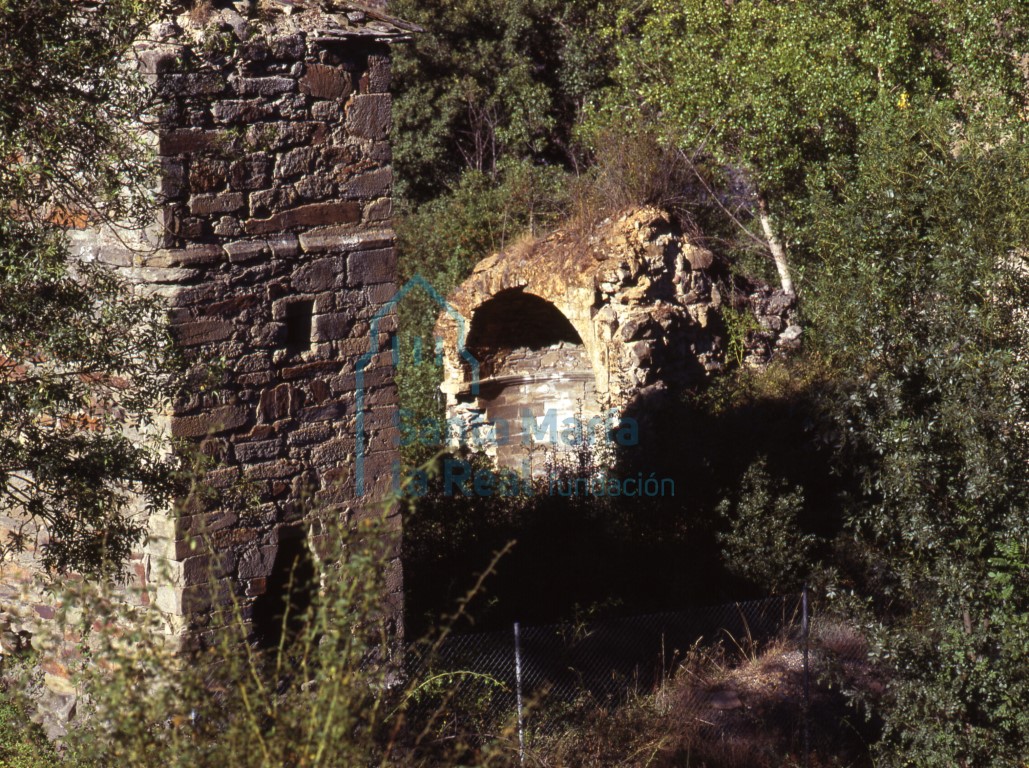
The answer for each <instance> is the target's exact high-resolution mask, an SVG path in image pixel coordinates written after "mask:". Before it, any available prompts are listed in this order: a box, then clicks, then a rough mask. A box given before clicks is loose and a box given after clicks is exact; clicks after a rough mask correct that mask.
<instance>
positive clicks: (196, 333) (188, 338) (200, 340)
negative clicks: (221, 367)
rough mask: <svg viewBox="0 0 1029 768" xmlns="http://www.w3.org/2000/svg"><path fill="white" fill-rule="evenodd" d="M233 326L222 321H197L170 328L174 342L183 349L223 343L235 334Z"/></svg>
mask: <svg viewBox="0 0 1029 768" xmlns="http://www.w3.org/2000/svg"><path fill="white" fill-rule="evenodd" d="M235 330H236V328H235V326H234V325H233V324H232V323H230V322H226V321H223V320H197V321H194V322H188V323H181V324H179V325H174V326H172V328H171V331H172V335H173V336H174V337H175V340H176V341H177V342H178V343H179V344H180V345H182V346H184V347H192V346H196V345H197V344H210V343H211V342H214V341H224V340H225V339H228V338H230V337H231V336H232V334H233V333H234V332H235Z"/></svg>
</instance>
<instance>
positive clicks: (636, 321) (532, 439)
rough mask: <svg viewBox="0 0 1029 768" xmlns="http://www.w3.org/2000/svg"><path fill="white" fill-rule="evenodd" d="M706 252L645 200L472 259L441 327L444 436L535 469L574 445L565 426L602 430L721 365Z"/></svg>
mask: <svg viewBox="0 0 1029 768" xmlns="http://www.w3.org/2000/svg"><path fill="white" fill-rule="evenodd" d="M713 263H714V257H713V255H712V254H711V252H710V251H708V250H705V249H703V248H700V247H698V246H696V245H693V244H692V243H690V242H689V241H688V240H687V239H686V238H685V237H684V236H683V234H682V232H681V231H680V230H679V229H678V227H676V226H675V225H674V223H673V222H672V220H671V217H670V216H669V215H668V214H667V213H666V212H664V211H661V210H659V209H656V208H652V207H646V208H640V209H636V210H632V211H628V212H625V213H623V214H621V215H619V216H615V217H612V218H610V219H607V220H606V221H604V222H602V223H600V224H599V225H598V226H597V227H595V228H594V229H593V230H592V231H590V232H587V233H583V232H580V231H572V230H559V231H557V232H554V233H552V234H551V235H549V236H547V237H544V238H541V239H538V240H531V241H526V242H522V243H519V244H516V245H514V246H512V247H511V248H508V249H507V250H505V251H503V252H501V253H498V254H496V255H493V256H490V257H489V258H487V259H485V260H483V261H481V262H479V264H478V265H476V267H475V268H474V271H473V274H472V275H471V277H469V278H468V279H467V280H465V281H464V282H463V283H462V284H461V285H460V286H458V288H457V289H456V290H455V291H454V292H453V293H452V294H451V295H450V296H449V297H448V301H449V303H450V304H451V305H452V309H453V310H454V312H452V313H444V314H443V315H442V316H441V317H440V319H439V322H438V323H437V326H436V333H437V336H439V337H441V338H442V339H443V350H444V354H443V363H444V381H443V385H442V389H443V391H444V393H445V394H446V397H447V411H448V413H447V415H448V422H449V423H450V424H457V425H458V428H456V429H452V430H451V436H452V438H454V440H455V442H456V443H460V444H464V445H479V446H481V447H484V448H485V450H486V452H487V453H489V454H491V455H492V457H493V458H494V459H495V460H496V461H497V462H498V463H499V464H500V465H501V466H502V467H505V468H510V469H515V470H517V471H519V472H522V473H525V472H526V471H528V472H530V473H531V474H533V475H539V474H541V473H542V472H544V471H545V468H546V466H547V465H548V462H550V461H552V460H553V458H554V457H553V455H552V453H553V452H554V451H559V452H560V451H569V450H574V445H573V443H574V442H575V440H574V439H573V440H566V439H565V438H564V437H562V434H563V433H566V432H567V430H566V429H565V426H567V425H571V426H572V428H573V429H579V430H580V432H581V433H582V432H585V429H586V428H588V427H589V425H590V423H591V422H592V423H593V424H595V425H597V426H598V427H600V428H601V429H608V428H610V427H611V426H614V425H616V424H618V423H619V420H620V419H621V418H622V417H623V416H625V415H626V414H630V413H636V414H637V415H639V414H642V413H643V412H644V411H646V410H647V409H646V408H643V407H641V406H642V404H643V403H644V402H648V401H649V402H650V403H651V405H654V404H657V403H659V402H660V400H661V398H662V397H665V396H667V395H668V394H669V393H673V394H674V392H676V391H679V389H680V388H681V387H682V386H686V385H689V384H691V383H692V384H695V383H697V382H699V381H700V380H702V379H703V378H704V377H705V376H706V375H707V374H708V373H709V372H711V371H714V370H718V369H720V368H721V367H722V362H721V359H722V347H723V336H722V333H721V324H720V322H719V321H718V312H717V310H718V308H719V307H720V306H721V303H722V296H721V295H720V293H719V290H718V288H717V286H716V284H715V282H714V280H713V279H712V277H711V274H710V269H711V267H712V266H713ZM454 314H459V315H460V316H462V317H463V318H465V319H466V320H467V323H466V325H467V329H463V328H461V327H459V326H458V324H456V323H455V322H454V321H453V319H452V317H453V315H454ZM463 330H464V331H466V332H465V333H462V331H463ZM470 360H474V364H470V362H469V361H470ZM650 410H654V409H653V408H651V409H650ZM483 434H486V435H489V436H491V437H489V438H487V439H482V437H481V436H482V435H483ZM571 437H574V435H571ZM595 437H596V435H594V436H593V439H595Z"/></svg>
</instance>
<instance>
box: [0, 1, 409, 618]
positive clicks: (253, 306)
mask: <svg viewBox="0 0 1029 768" xmlns="http://www.w3.org/2000/svg"><path fill="white" fill-rule="evenodd" d="M411 31H412V28H411V27H410V26H409V25H406V24H404V23H403V22H398V21H396V20H393V19H391V18H389V17H387V16H385V15H384V14H383V13H382V12H381V8H374V7H366V6H358V5H356V4H350V3H346V2H336V3H332V2H327V1H326V2H315V1H314V0H311V1H310V2H301V1H300V0H260V2H256V3H254V2H233V3H229V2H224V3H213V4H212V3H210V2H206V3H198V4H197V5H196V7H195V8H194V9H193V10H192V11H190V12H184V13H182V14H181V15H179V16H178V17H176V18H174V19H167V20H165V21H164V22H162V23H161V24H159V25H158V26H157V27H156V28H155V29H154V30H153V32H154V34H153V38H154V39H153V40H150V41H147V42H145V43H140V45H139V46H138V47H137V51H136V55H137V58H138V61H139V65H140V66H141V67H142V68H143V71H144V72H145V73H146V74H147V76H148V78H149V79H150V81H151V83H152V85H153V87H154V88H155V89H156V92H157V94H158V96H159V101H160V108H159V110H158V113H157V114H156V115H154V116H153V117H154V121H155V124H156V129H155V130H154V131H153V147H154V152H155V153H156V155H157V158H158V160H159V164H160V179H159V188H158V192H159V195H160V207H159V217H158V220H157V221H155V222H153V225H152V226H151V227H150V228H149V229H148V230H147V231H145V232H135V233H131V237H130V238H129V241H126V237H125V233H117V236H116V234H115V233H113V232H97V231H79V232H75V233H73V238H72V241H73V249H74V255H75V256H76V257H77V258H80V259H85V260H95V261H98V262H101V263H103V264H105V265H108V266H109V267H110V268H112V269H114V270H116V271H118V272H120V273H121V274H123V275H124V276H125V277H127V278H128V279H130V280H132V281H135V282H137V283H138V284H139V288H140V290H144V291H150V292H155V293H157V294H159V295H160V296H162V297H164V298H165V299H166V300H167V304H168V307H169V313H170V322H171V331H172V336H173V338H174V339H175V342H176V343H177V344H178V345H180V347H181V348H182V350H183V351H184V353H185V355H186V357H187V359H188V360H189V361H190V363H191V368H190V370H189V377H190V378H189V387H188V390H187V395H186V396H184V397H183V398H181V399H180V400H179V401H178V402H175V403H174V404H173V405H172V408H171V411H170V412H169V413H167V414H162V415H161V418H159V419H158V431H159V432H162V434H161V435H159V436H160V437H162V438H163V439H166V440H170V441H180V445H181V446H184V447H186V448H190V447H193V448H198V449H199V451H200V453H201V454H203V455H205V456H207V457H209V458H210V460H211V463H210V468H209V470H208V471H207V474H206V481H207V482H208V483H209V484H210V485H211V486H213V487H215V488H219V487H225V486H228V485H231V484H233V483H237V482H240V483H243V484H245V486H246V493H247V502H246V503H245V504H238V505H234V506H233V505H229V506H227V505H224V504H219V503H215V502H211V501H206V500H204V499H202V498H197V499H191V500H190V501H189V502H188V503H187V504H186V505H185V508H184V510H183V513H182V514H175V513H173V512H172V511H170V510H169V511H168V512H167V514H154V515H151V516H150V522H149V528H150V537H149V540H148V541H147V543H146V546H145V549H144V550H143V551H142V552H140V553H139V556H138V558H137V559H136V560H135V561H134V562H133V563H132V571H133V574H134V577H135V580H136V582H137V583H140V584H148V585H149V586H150V587H151V589H150V590H148V593H149V598H147V597H145V598H144V599H152V600H153V601H155V602H156V605H157V607H158V608H159V609H160V610H161V611H162V612H163V613H164V614H165V615H166V616H167V619H168V625H169V629H170V630H171V631H172V632H181V631H183V630H185V629H186V628H187V627H188V626H189V625H190V624H191V623H193V624H196V623H198V621H199V622H200V623H202V616H203V614H204V613H205V611H206V610H207V608H208V607H209V601H210V599H211V595H212V594H213V595H217V594H219V593H224V592H225V590H226V589H227V590H231V591H232V592H234V593H235V594H237V595H239V596H240V597H241V598H242V599H243V600H244V604H245V605H247V606H248V610H249V611H251V612H252V615H253V617H254V620H255V622H256V621H257V620H258V619H259V618H260V613H261V611H262V610H267V606H265V607H264V608H262V602H263V601H264V602H267V601H269V600H272V601H273V600H274V599H276V596H275V595H274V594H271V592H272V591H273V590H274V589H275V588H276V586H275V585H276V584H278V582H279V581H281V578H280V577H281V575H282V572H283V569H286V570H287V571H288V569H289V568H290V567H291V566H292V564H293V562H294V561H295V560H296V559H297V557H298V555H299V554H301V553H302V552H303V551H304V550H305V549H309V548H311V546H312V545H311V542H310V541H308V540H307V539H308V537H309V534H310V531H309V528H310V526H309V525H308V523H307V520H306V519H305V518H306V515H307V514H308V511H309V510H310V509H311V508H312V505H317V506H318V507H319V508H320V509H322V510H323V511H326V512H327V513H328V514H333V515H337V516H338V517H339V518H341V519H344V520H351V521H352V520H354V519H355V518H359V517H360V516H361V515H363V514H372V511H371V509H372V507H373V506H374V503H375V500H376V498H379V497H381V496H382V493H383V491H384V489H385V488H386V486H387V484H388V481H389V477H388V473H389V469H390V467H391V465H392V458H393V451H394V442H395V441H394V440H393V438H392V432H391V431H392V430H393V429H394V426H393V424H394V418H393V410H394V409H395V407H396V390H395V386H394V383H393V378H392V369H391V367H390V366H391V359H390V356H389V353H388V351H386V352H383V353H381V354H380V353H379V350H380V349H382V350H388V349H389V345H388V343H386V341H385V337H386V336H387V335H388V334H389V333H391V332H392V331H393V325H394V322H395V318H394V317H393V316H392V315H388V314H387V315H386V316H384V317H380V318H379V321H378V322H377V323H376V325H377V329H378V336H379V337H380V338H370V337H369V333H370V320H371V319H372V318H373V316H375V315H376V312H377V311H378V310H379V308H380V307H382V306H383V304H384V303H385V302H386V301H387V300H388V299H389V297H390V296H391V295H392V294H393V293H394V291H395V282H394V281H395V273H396V257H395V254H394V250H393V240H394V236H393V231H392V227H391V219H390V217H391V208H392V206H391V197H390V195H391V186H392V180H393V179H392V169H391V153H390V144H389V140H388V139H389V131H390V126H391V119H390V95H389V79H390V70H389V66H390V65H389V61H390V60H389V53H390V51H389V45H390V44H391V43H393V42H396V41H399V40H404V39H405V38H407V36H408V35H409V33H410V32H411ZM359 368H360V370H358V369H359ZM359 386H360V387H362V388H363V392H362V398H361V399H362V401H363V402H364V404H365V413H364V414H362V418H361V420H360V421H361V423H362V432H361V434H358V433H357V424H358V414H357V413H356V406H355V403H356V402H357V398H356V396H355V392H356V389H357V388H358V387H359ZM358 455H359V456H360V458H361V465H362V468H363V477H361V478H357V477H355V464H356V462H355V457H357V456H358ZM359 487H360V488H362V490H363V494H359V493H358V488H359ZM359 496H360V497H359ZM397 520H398V522H397V525H399V519H397ZM201 533H203V534H204V536H203V538H199V537H198V534H201ZM32 575H33V554H32V552H31V551H29V552H26V553H24V556H23V558H22V559H21V560H20V561H19V562H17V563H13V564H9V567H8V568H7V569H6V570H5V574H4V579H3V585H2V586H0V624H3V623H4V622H6V627H4V626H0V630H6V631H14V632H31V631H32V624H33V622H39V621H41V620H45V619H47V618H49V616H50V615H52V610H51V609H50V608H49V607H48V605H47V599H46V598H44V597H43V596H42V594H41V593H40V592H38V591H36V590H35V589H34V588H32V587H31V586H30V584H31V581H32ZM389 584H390V589H391V594H392V597H393V598H394V599H395V601H396V602H395V605H394V615H396V616H398V617H399V612H400V595H401V590H400V573H399V562H395V563H394V564H393V567H392V568H391V573H390V576H389ZM212 587H213V589H212Z"/></svg>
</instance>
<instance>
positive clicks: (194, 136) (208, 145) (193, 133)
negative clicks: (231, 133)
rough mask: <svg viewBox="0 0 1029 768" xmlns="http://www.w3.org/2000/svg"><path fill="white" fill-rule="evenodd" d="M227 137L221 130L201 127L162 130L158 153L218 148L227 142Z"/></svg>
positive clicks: (185, 152)
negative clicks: (208, 129)
mask: <svg viewBox="0 0 1029 768" xmlns="http://www.w3.org/2000/svg"><path fill="white" fill-rule="evenodd" d="M227 139H228V137H226V135H225V134H223V133H222V132H221V131H205V130H202V129H199V128H184V129H181V130H175V131H161V132H160V134H159V136H158V153H159V154H161V155H164V156H168V155H183V154H188V153H190V152H202V151H204V150H211V149H218V148H221V147H223V146H224V145H225V144H226V142H227Z"/></svg>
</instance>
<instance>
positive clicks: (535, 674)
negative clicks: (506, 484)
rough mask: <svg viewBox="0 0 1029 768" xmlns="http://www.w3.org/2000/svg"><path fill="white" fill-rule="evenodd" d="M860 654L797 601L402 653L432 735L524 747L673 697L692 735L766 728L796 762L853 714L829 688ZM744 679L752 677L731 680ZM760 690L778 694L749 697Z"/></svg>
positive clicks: (461, 641) (853, 642)
mask: <svg viewBox="0 0 1029 768" xmlns="http://www.w3.org/2000/svg"><path fill="white" fill-rule="evenodd" d="M865 650H866V649H865V647H864V644H863V641H862V640H861V638H860V637H858V636H856V635H855V634H854V633H853V631H851V630H850V629H849V628H848V627H847V625H845V624H844V623H834V622H833V621H831V620H829V619H828V618H826V619H825V620H822V621H815V622H811V623H809V612H808V610H807V595H806V593H804V594H796V595H786V596H779V597H769V598H765V599H761V600H752V601H746V602H736V603H729V604H724V605H717V606H706V607H694V608H689V609H685V610H681V611H675V612H667V613H658V614H650V615H643V616H632V617H627V618H619V619H609V620H604V621H590V622H583V623H580V624H573V623H568V624H553V625H547V626H520V625H518V624H515V625H513V626H512V627H511V628H510V630H506V631H497V632H484V633H476V634H462V635H450V636H448V637H446V638H444V639H443V640H442V641H441V642H439V643H437V645H436V646H435V647H434V648H433V649H432V650H431V651H424V650H423V651H414V652H412V653H411V654H409V659H408V667H409V674H410V676H411V677H410V679H411V680H413V681H420V686H419V688H418V694H417V696H416V701H414V703H413V707H412V713H413V716H414V717H416V718H419V717H420V718H423V719H424V718H432V717H434V718H435V721H436V723H437V726H436V727H437V728H438V729H439V730H438V736H439V737H440V738H448V734H449V737H453V738H457V737H458V736H459V735H460V737H462V738H467V737H468V735H469V734H478V735H479V736H481V737H482V738H496V737H498V735H499V734H501V733H502V732H506V733H507V734H509V737H510V738H514V735H517V738H518V740H519V744H520V747H521V748H523V749H524V748H525V747H526V746H530V745H531V744H532V743H533V742H534V741H537V740H539V739H545V738H547V737H548V736H552V735H553V734H555V733H558V732H560V731H561V729H562V728H565V727H566V726H567V725H568V723H569V719H570V717H571V716H572V715H573V713H574V712H577V711H579V712H581V707H582V704H583V702H588V704H589V706H591V707H593V708H594V709H595V708H598V707H600V708H608V709H613V708H615V707H617V706H619V705H621V704H624V703H625V702H626V701H628V700H630V699H631V698H633V697H638V696H640V695H649V694H653V695H655V696H660V695H662V694H664V695H666V696H667V695H669V694H668V691H669V690H671V689H672V688H675V690H676V693H675V696H674V698H675V701H674V704H669V706H674V707H675V708H676V709H677V710H678V713H679V715H681V716H682V717H684V718H690V719H691V722H693V723H694V725H695V727H694V728H693V731H694V732H695V734H696V735H697V736H698V738H705V739H709V740H710V739H724V738H726V734H728V733H730V732H739V731H741V730H743V731H746V730H748V729H750V730H755V729H757V730H759V731H761V732H762V733H763V734H764V736H763V737H767V735H768V733H770V732H773V731H774V732H776V733H778V734H779V738H780V741H782V742H783V743H784V745H785V746H784V747H783V748H784V749H786V750H788V751H790V752H791V754H795V755H797V756H798V757H799V756H806V755H808V754H809V753H810V752H811V750H812V749H813V748H814V749H817V748H819V747H820V746H821V745H822V744H823V742H825V741H826V740H827V739H828V740H834V739H835V738H836V734H837V733H838V732H839V730H840V728H841V727H844V726H841V721H840V718H845V717H850V716H852V715H853V713H852V712H850V711H849V710H848V706H849V703H848V702H847V701H845V700H843V699H841V695H835V696H830V697H827V696H826V691H831V690H835V691H836V694H840V693H841V692H842V691H845V690H846V679H847V678H848V676H849V678H854V676H855V674H856V672H855V670H856V669H857V668H858V667H860V665H861V664H862V663H863V660H864V658H865V655H866V653H865ZM699 658H703V659H705V660H706V662H707V671H706V672H704V673H703V674H700V672H699V667H698V668H697V669H695V670H694V672H693V674H694V677H695V678H696V682H689V681H687V682H686V683H682V684H679V685H678V686H670V685H669V682H670V681H671V680H672V679H673V678H674V676H675V675H676V673H677V670H681V669H683V668H685V667H689V666H690V665H691V664H692V665H694V666H696V665H697V659H699ZM716 668H717V669H718V670H720V672H719V674H718V675H713V674H711V670H713V669H716ZM743 670H745V674H746V675H749V679H742V678H741V679H734V675H736V677H741V676H742V675H744V672H743ZM762 675H763V676H764V678H765V679H764V680H763V681H760V680H759V678H760V677H761V676H762ZM830 676H831V677H833V680H835V681H836V682H835V685H836V687H835V689H833V685H832V684H831V681H830V684H827V680H828V677H830ZM702 678H703V679H702ZM759 681H760V682H761V685H764V687H765V688H769V687H771V688H774V689H776V690H777V691H778V694H777V695H768V696H764V695H755V690H756V687H757V685H758V682H759ZM748 686H749V687H748ZM813 686H814V687H815V690H814V691H813V690H812V687H813ZM752 689H755V690H752ZM830 699H832V700H831V701H830ZM813 704H814V706H813ZM829 720H832V722H828V721H829ZM846 727H850V726H849V725H848V726H846ZM832 748H833V749H838V745H837V744H835V743H834V744H833V746H832Z"/></svg>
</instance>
